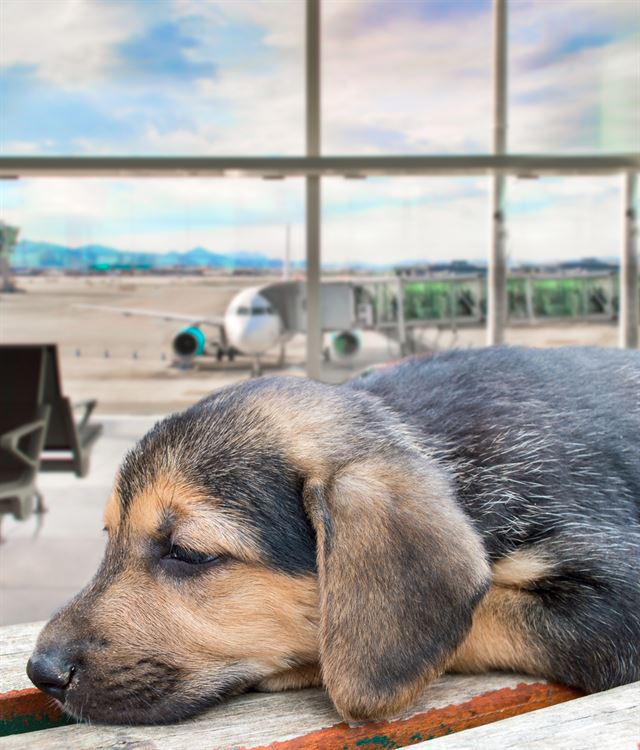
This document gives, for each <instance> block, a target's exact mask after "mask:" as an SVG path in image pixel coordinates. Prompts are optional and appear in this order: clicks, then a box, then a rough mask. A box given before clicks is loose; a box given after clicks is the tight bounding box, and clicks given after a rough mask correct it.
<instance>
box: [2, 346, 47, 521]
mask: <svg viewBox="0 0 640 750" xmlns="http://www.w3.org/2000/svg"><path fill="white" fill-rule="evenodd" d="M13 353H14V354H15V357H14V358H11V357H10V355H9V352H5V351H0V516H1V515H2V514H5V513H12V514H13V515H14V516H15V517H16V518H17V519H19V520H25V519H27V518H28V517H29V516H30V515H31V512H32V511H33V509H34V505H35V501H36V500H37V507H38V510H42V509H43V503H42V496H41V495H40V493H39V492H38V489H37V487H36V484H35V481H36V475H37V472H38V468H39V465H40V457H41V451H42V448H43V445H44V439H45V433H46V429H47V422H48V417H49V411H50V409H49V407H48V406H47V405H46V404H43V403H42V388H43V383H44V368H45V351H44V348H43V347H39V348H30V349H28V350H27V349H17V350H16V351H14V352H13ZM7 356H9V359H7Z"/></svg>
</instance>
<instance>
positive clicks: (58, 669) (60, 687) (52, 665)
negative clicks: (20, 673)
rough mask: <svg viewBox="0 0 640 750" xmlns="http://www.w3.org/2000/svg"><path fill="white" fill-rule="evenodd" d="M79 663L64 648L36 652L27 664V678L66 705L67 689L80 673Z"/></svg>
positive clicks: (51, 648) (50, 648)
mask: <svg viewBox="0 0 640 750" xmlns="http://www.w3.org/2000/svg"><path fill="white" fill-rule="evenodd" d="M77 662H78V659H72V658H70V654H69V652H68V651H67V650H66V649H63V648H59V647H55V646H54V647H49V648H48V649H47V650H46V651H39V650H36V651H34V653H33V655H32V656H31V658H30V659H29V661H28V662H27V676H28V677H29V679H30V680H31V682H33V684H34V685H35V686H36V687H37V688H38V689H39V690H42V691H43V692H44V693H47V694H48V695H50V696H52V697H53V698H56V699H57V700H59V701H60V702H61V703H64V701H65V698H66V695H67V688H68V687H69V685H70V684H71V681H72V680H73V678H74V677H75V676H76V674H77V672H78V666H77Z"/></svg>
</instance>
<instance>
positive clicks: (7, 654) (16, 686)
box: [0, 622, 44, 694]
mask: <svg viewBox="0 0 640 750" xmlns="http://www.w3.org/2000/svg"><path fill="white" fill-rule="evenodd" d="M43 625H44V623H43V622H29V623H26V624H23V625H8V626H6V627H4V628H0V694H2V693H7V692H9V691H10V690H22V689H24V688H32V687H33V685H32V684H31V682H30V681H29V678H28V677H27V674H26V672H25V668H26V666H27V660H28V659H29V656H30V655H31V651H32V650H33V645H34V643H35V642H36V638H37V636H38V633H39V632H40V630H41V629H42V626H43Z"/></svg>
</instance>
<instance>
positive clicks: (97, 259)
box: [11, 240, 282, 271]
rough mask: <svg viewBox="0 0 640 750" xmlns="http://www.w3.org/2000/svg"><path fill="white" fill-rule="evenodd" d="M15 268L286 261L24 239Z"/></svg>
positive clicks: (270, 265)
mask: <svg viewBox="0 0 640 750" xmlns="http://www.w3.org/2000/svg"><path fill="white" fill-rule="evenodd" d="M11 266H12V268H21V269H27V268H28V269H58V270H73V271H90V270H92V269H98V268H108V267H120V268H122V267H131V268H149V269H154V268H158V269H167V268H219V269H226V270H232V269H236V268H240V269H242V268H246V269H259V270H277V269H280V268H282V261H281V260H277V259H274V258H269V257H268V256H266V255H262V254H261V253H256V252H251V251H243V252H237V253H230V254H228V255H222V254H220V253H214V252H211V250H207V249H206V248H204V247H194V248H193V249H192V250H187V251H186V252H183V253H178V252H168V253H140V252H131V251H127V250H118V249H116V248H113V247H106V246H104V245H82V246H81V247H66V246H64V245H57V244H54V243H53V242H32V241H31V240H21V241H20V242H18V244H17V245H16V248H15V250H14V251H13V254H12V256H11Z"/></svg>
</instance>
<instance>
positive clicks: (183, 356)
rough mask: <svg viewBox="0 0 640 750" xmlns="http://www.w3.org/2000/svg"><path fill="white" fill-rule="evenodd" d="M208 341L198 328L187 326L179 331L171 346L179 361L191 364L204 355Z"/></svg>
mask: <svg viewBox="0 0 640 750" xmlns="http://www.w3.org/2000/svg"><path fill="white" fill-rule="evenodd" d="M206 343H207V340H206V338H205V335H204V333H203V332H202V331H201V330H200V329H199V328H197V327H196V326H187V327H186V328H183V329H182V330H180V331H178V333H176V335H175V336H174V338H173V342H172V344H171V346H172V347H173V352H174V354H175V355H176V357H177V358H178V359H179V360H182V361H183V362H189V361H191V360H192V359H195V357H199V356H200V355H201V354H203V353H204V348H205V344H206Z"/></svg>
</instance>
